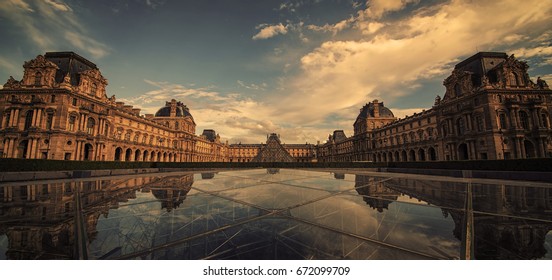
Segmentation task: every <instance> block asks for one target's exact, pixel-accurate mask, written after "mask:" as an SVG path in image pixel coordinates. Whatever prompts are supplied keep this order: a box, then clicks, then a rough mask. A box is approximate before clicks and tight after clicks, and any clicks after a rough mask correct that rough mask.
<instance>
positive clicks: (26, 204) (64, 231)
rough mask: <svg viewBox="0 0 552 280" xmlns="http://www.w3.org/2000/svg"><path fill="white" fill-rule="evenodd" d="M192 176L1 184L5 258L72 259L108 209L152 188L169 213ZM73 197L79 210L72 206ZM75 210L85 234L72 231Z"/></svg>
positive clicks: (93, 234) (0, 215) (0, 222)
mask: <svg viewBox="0 0 552 280" xmlns="http://www.w3.org/2000/svg"><path fill="white" fill-rule="evenodd" d="M192 184H193V175H192V174H188V175H183V176H178V177H177V176H172V177H164V178H158V177H136V178H124V179H113V180H109V181H102V180H98V181H79V182H67V183H51V184H35V185H28V186H0V235H2V234H6V236H7V237H8V250H7V253H6V257H7V258H8V259H34V258H44V259H75V258H78V257H79V256H78V254H77V252H75V247H76V246H75V244H78V242H79V241H78V239H79V238H80V239H81V240H82V239H88V240H92V239H94V238H95V237H96V234H97V230H96V226H97V223H98V220H99V219H100V217H101V216H102V215H103V216H104V217H105V218H107V215H108V213H109V210H110V209H116V208H119V204H120V203H125V202H127V201H128V200H130V199H135V198H136V192H137V191H138V190H141V191H142V192H149V191H151V192H152V194H153V195H154V197H155V198H157V200H159V201H160V202H161V207H162V208H163V209H166V211H167V212H170V211H171V210H172V209H174V208H176V207H178V206H179V205H180V204H181V203H182V202H183V201H184V200H185V199H186V194H187V193H188V191H189V190H190V188H191V186H192ZM77 197H78V199H79V204H80V205H81V207H82V210H79V209H77V206H76V205H77ZM79 213H80V214H81V215H82V216H83V219H82V220H83V223H84V225H83V227H85V228H86V229H85V232H86V233H87V234H86V236H78V234H76V233H75V228H76V225H75V224H76V223H78V222H77V221H78V219H77V218H76V215H79Z"/></svg>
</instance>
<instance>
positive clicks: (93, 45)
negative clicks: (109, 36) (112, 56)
mask: <svg viewBox="0 0 552 280" xmlns="http://www.w3.org/2000/svg"><path fill="white" fill-rule="evenodd" d="M65 38H66V39H67V41H68V42H70V43H71V44H72V45H73V46H74V47H77V48H79V49H81V50H85V51H87V52H88V53H90V54H91V55H92V56H93V57H94V58H102V57H104V56H106V55H107V54H108V53H109V48H108V47H107V46H106V45H105V44H102V43H100V42H98V41H96V40H94V39H92V38H90V37H88V36H85V35H83V34H80V33H77V32H72V31H66V32H65Z"/></svg>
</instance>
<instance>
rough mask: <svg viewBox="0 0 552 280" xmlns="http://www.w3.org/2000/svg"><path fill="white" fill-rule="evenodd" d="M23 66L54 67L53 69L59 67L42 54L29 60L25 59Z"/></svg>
mask: <svg viewBox="0 0 552 280" xmlns="http://www.w3.org/2000/svg"><path fill="white" fill-rule="evenodd" d="M23 67H24V68H54V69H59V67H58V66H57V65H56V64H55V63H53V62H51V61H49V60H47V59H46V58H45V57H44V56H43V55H38V56H36V58H35V59H32V60H30V61H25V63H24V64H23Z"/></svg>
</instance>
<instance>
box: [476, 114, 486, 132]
mask: <svg viewBox="0 0 552 280" xmlns="http://www.w3.org/2000/svg"><path fill="white" fill-rule="evenodd" d="M475 122H476V125H477V131H483V130H485V127H484V124H483V117H482V116H477V117H475Z"/></svg>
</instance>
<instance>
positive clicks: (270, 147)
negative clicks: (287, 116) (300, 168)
mask: <svg viewBox="0 0 552 280" xmlns="http://www.w3.org/2000/svg"><path fill="white" fill-rule="evenodd" d="M251 161H252V162H293V161H294V160H293V157H292V156H291V155H290V154H289V153H288V151H286V149H285V148H284V146H282V144H281V142H280V137H279V135H277V134H276V133H271V134H270V135H267V140H266V144H265V145H264V146H263V147H262V149H261V151H260V152H259V153H258V154H257V156H255V157H254V158H253V159H252V160H251Z"/></svg>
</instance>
